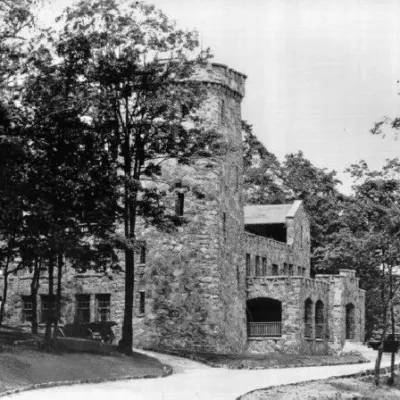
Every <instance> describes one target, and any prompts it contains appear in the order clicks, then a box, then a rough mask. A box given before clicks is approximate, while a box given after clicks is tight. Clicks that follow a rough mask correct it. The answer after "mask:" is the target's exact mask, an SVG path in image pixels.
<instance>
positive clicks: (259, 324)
mask: <svg viewBox="0 0 400 400" xmlns="http://www.w3.org/2000/svg"><path fill="white" fill-rule="evenodd" d="M247 321H248V333H249V336H281V335H282V328H281V327H282V303H281V302H280V301H279V300H275V299H271V298H263V297H260V298H256V299H252V300H248V301H247Z"/></svg>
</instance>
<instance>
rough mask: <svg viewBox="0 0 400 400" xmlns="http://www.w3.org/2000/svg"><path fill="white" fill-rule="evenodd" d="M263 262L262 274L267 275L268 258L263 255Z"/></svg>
mask: <svg viewBox="0 0 400 400" xmlns="http://www.w3.org/2000/svg"><path fill="white" fill-rule="evenodd" d="M261 263H262V275H263V276H267V259H266V258H265V257H263V258H262V262H261Z"/></svg>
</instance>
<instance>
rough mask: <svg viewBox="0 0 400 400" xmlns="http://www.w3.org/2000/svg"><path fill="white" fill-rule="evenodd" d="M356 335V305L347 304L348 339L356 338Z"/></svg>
mask: <svg viewBox="0 0 400 400" xmlns="http://www.w3.org/2000/svg"><path fill="white" fill-rule="evenodd" d="M355 336H356V318H355V307H354V304H353V303H348V304H347V305H346V340H354V339H355Z"/></svg>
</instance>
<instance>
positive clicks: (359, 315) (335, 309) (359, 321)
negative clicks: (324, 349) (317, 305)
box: [316, 269, 365, 351]
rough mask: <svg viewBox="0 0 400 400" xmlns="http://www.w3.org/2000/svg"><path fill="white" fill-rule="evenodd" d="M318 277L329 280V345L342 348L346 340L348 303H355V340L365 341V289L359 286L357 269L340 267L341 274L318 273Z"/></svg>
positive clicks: (332, 348)
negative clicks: (356, 275)
mask: <svg viewBox="0 0 400 400" xmlns="http://www.w3.org/2000/svg"><path fill="white" fill-rule="evenodd" d="M316 279H320V280H325V281H326V282H329V286H330V294H329V297H330V304H331V307H330V310H329V315H328V318H329V320H330V321H331V322H330V329H329V337H330V341H329V346H330V348H331V350H332V351H338V350H340V349H341V348H342V347H343V345H344V342H345V341H346V305H348V304H353V305H354V323H355V325H354V328H355V329H354V339H353V340H354V341H361V342H363V341H364V335H365V332H364V329H365V291H364V290H362V289H360V288H359V279H358V278H356V277H355V271H353V270H346V269H340V270H339V275H316Z"/></svg>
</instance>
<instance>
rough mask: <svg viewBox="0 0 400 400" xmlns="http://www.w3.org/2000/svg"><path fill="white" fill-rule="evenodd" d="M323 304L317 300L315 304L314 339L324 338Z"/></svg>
mask: <svg viewBox="0 0 400 400" xmlns="http://www.w3.org/2000/svg"><path fill="white" fill-rule="evenodd" d="M324 320H325V318H324V303H323V302H322V301H321V300H318V301H317V302H316V303H315V339H323V338H324V325H325V323H324V322H325V321H324Z"/></svg>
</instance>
